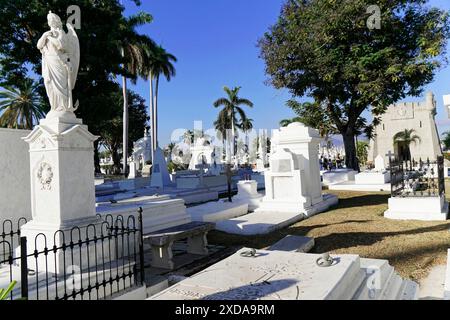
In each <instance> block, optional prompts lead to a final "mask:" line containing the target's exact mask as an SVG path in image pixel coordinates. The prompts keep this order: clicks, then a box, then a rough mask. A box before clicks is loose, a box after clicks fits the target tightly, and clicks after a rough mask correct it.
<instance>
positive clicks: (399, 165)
mask: <svg viewBox="0 0 450 320" xmlns="http://www.w3.org/2000/svg"><path fill="white" fill-rule="evenodd" d="M389 168H390V172H391V196H392V197H437V196H441V195H442V194H444V193H445V179H444V157H437V159H436V160H435V161H430V159H427V160H426V161H422V159H419V161H416V160H414V159H412V160H408V161H400V160H398V159H394V158H390V159H389Z"/></svg>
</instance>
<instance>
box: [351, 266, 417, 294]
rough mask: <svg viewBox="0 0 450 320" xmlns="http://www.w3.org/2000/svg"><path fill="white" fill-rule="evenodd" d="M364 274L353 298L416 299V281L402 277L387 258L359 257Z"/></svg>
mask: <svg viewBox="0 0 450 320" xmlns="http://www.w3.org/2000/svg"><path fill="white" fill-rule="evenodd" d="M361 268H362V269H364V273H365V275H366V277H365V279H364V281H363V282H362V284H361V286H360V288H359V289H358V291H357V292H356V294H355V295H354V296H353V298H352V299H353V300H416V299H417V297H418V285H417V283H415V282H413V281H410V280H404V279H402V278H401V277H400V276H399V275H398V274H397V273H396V272H395V269H394V268H393V267H392V266H391V265H389V262H388V261H387V260H377V259H361Z"/></svg>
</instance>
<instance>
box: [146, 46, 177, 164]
mask: <svg viewBox="0 0 450 320" xmlns="http://www.w3.org/2000/svg"><path fill="white" fill-rule="evenodd" d="M149 53H150V54H151V59H152V61H151V64H150V66H149V68H148V70H147V73H148V79H149V83H150V117H151V121H152V159H153V151H154V150H155V149H156V148H157V147H158V93H159V79H160V77H161V76H164V77H165V78H166V80H167V81H170V79H171V78H172V77H174V76H175V73H176V71H175V67H174V65H173V62H176V61H177V58H176V57H175V56H174V55H172V54H170V53H168V52H167V51H166V50H165V49H164V48H163V47H161V46H158V47H155V48H154V49H153V50H152V51H150V52H149Z"/></svg>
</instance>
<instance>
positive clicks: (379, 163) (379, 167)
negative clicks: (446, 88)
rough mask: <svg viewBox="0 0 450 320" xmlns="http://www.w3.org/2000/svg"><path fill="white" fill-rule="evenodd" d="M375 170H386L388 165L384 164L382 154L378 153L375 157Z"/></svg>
mask: <svg viewBox="0 0 450 320" xmlns="http://www.w3.org/2000/svg"><path fill="white" fill-rule="evenodd" d="M375 171H378V172H384V171H386V166H385V164H384V158H383V156H381V155H378V156H377V157H376V158H375Z"/></svg>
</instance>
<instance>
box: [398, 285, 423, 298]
mask: <svg viewBox="0 0 450 320" xmlns="http://www.w3.org/2000/svg"><path fill="white" fill-rule="evenodd" d="M404 282H405V286H404V288H403V291H402V293H401V295H400V297H399V299H400V300H417V299H418V297H419V285H418V284H417V283H416V282H414V281H411V280H404Z"/></svg>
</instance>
